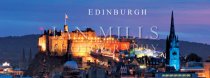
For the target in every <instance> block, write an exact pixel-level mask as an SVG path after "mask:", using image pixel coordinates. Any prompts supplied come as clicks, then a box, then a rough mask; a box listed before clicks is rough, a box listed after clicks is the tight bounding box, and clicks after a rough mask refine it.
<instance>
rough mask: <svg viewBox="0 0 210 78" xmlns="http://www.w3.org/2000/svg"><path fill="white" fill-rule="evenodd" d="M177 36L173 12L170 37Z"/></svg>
mask: <svg viewBox="0 0 210 78" xmlns="http://www.w3.org/2000/svg"><path fill="white" fill-rule="evenodd" d="M174 36H175V29H174V14H173V11H172V14H171V28H170V37H174Z"/></svg>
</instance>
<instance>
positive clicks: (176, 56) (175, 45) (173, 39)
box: [166, 11, 180, 71]
mask: <svg viewBox="0 0 210 78" xmlns="http://www.w3.org/2000/svg"><path fill="white" fill-rule="evenodd" d="M166 63H167V65H169V66H171V67H174V68H175V70H176V71H179V69H180V52H179V40H178V36H176V34H175V29H174V16H173V11H172V15H171V28H170V34H169V36H167V39H166Z"/></svg>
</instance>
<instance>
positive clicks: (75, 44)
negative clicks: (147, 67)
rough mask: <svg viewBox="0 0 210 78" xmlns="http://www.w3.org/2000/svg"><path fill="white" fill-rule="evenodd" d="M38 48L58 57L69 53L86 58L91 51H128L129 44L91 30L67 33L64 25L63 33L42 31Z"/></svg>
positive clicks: (66, 26)
mask: <svg viewBox="0 0 210 78" xmlns="http://www.w3.org/2000/svg"><path fill="white" fill-rule="evenodd" d="M38 47H39V51H40V52H49V53H50V54H54V55H58V56H62V55H64V54H66V52H71V54H72V56H76V57H88V56H89V55H90V51H91V50H93V49H107V50H110V51H111V52H114V51H120V50H128V49H129V47H130V42H129V41H128V40H122V39H121V40H119V39H116V38H114V37H99V36H97V35H96V32H95V31H94V30H92V29H91V28H87V29H86V30H83V31H81V30H79V29H77V30H75V31H69V29H68V25H66V24H65V25H64V31H62V30H60V31H57V30H55V29H54V30H52V29H49V30H44V34H42V35H41V36H40V37H39V40H38ZM68 47H69V48H68Z"/></svg>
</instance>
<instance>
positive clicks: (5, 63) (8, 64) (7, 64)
mask: <svg viewBox="0 0 210 78" xmlns="http://www.w3.org/2000/svg"><path fill="white" fill-rule="evenodd" d="M2 66H10V63H8V62H4V63H3V64H2Z"/></svg>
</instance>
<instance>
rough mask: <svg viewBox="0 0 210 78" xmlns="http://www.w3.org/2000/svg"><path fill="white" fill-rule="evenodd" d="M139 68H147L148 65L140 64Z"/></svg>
mask: <svg viewBox="0 0 210 78" xmlns="http://www.w3.org/2000/svg"><path fill="white" fill-rule="evenodd" d="M139 68H141V69H145V68H147V67H146V65H140V66H139Z"/></svg>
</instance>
